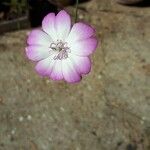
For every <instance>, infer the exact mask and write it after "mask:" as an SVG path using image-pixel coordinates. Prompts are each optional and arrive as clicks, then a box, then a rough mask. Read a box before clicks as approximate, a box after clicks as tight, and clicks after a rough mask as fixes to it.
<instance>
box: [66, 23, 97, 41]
mask: <svg viewBox="0 0 150 150" xmlns="http://www.w3.org/2000/svg"><path fill="white" fill-rule="evenodd" d="M94 34H95V30H94V29H93V28H92V27H91V26H89V25H87V24H84V23H81V22H79V23H76V24H74V25H73V27H72V29H71V32H70V34H69V36H68V38H67V40H66V42H67V43H72V42H75V41H77V40H82V39H87V38H89V37H91V36H93V35H94Z"/></svg>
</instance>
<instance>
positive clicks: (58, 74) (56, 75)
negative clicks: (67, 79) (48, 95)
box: [50, 60, 63, 80]
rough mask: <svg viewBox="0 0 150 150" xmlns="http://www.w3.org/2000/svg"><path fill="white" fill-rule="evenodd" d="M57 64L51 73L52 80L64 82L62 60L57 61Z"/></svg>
mask: <svg viewBox="0 0 150 150" xmlns="http://www.w3.org/2000/svg"><path fill="white" fill-rule="evenodd" d="M55 61H56V62H55V64H54V66H53V70H52V72H51V75H50V78H51V79H53V80H62V79H63V74H62V61H61V60H55Z"/></svg>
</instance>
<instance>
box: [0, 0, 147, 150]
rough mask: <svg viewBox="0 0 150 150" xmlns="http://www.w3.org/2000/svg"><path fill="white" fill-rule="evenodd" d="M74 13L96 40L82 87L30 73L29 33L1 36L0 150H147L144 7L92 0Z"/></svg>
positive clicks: (31, 70)
mask: <svg viewBox="0 0 150 150" xmlns="http://www.w3.org/2000/svg"><path fill="white" fill-rule="evenodd" d="M66 9H67V10H68V11H70V13H71V12H72V10H73V8H66ZM79 14H80V15H79V18H80V19H81V20H84V21H86V22H89V23H90V24H91V25H92V26H94V27H95V28H96V31H97V37H98V39H99V46H98V48H97V50H96V52H95V53H94V55H92V56H91V59H92V63H93V64H92V70H91V72H90V74H89V75H87V76H85V77H83V80H82V81H81V82H80V83H79V84H75V85H72V84H67V83H65V82H55V81H52V80H49V79H48V78H41V77H39V76H38V75H37V74H36V73H35V71H34V69H33V68H34V64H33V63H32V62H30V61H28V59H27V58H26V57H25V52H24V48H25V45H26V42H25V41H26V37H27V33H28V32H29V30H23V31H17V32H12V33H6V34H3V35H1V36H0V150H149V149H150V142H149V141H150V78H149V76H150V53H149V50H150V28H149V27H150V22H149V18H150V11H149V8H135V7H132V8H131V7H127V6H121V5H119V4H116V3H115V2H114V1H113V0H112V1H111V0H93V1H91V2H89V3H86V4H81V5H80V11H79Z"/></svg>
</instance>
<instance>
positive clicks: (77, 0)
mask: <svg viewBox="0 0 150 150" xmlns="http://www.w3.org/2000/svg"><path fill="white" fill-rule="evenodd" d="M78 4H79V0H76V10H75V23H76V22H77V19H78Z"/></svg>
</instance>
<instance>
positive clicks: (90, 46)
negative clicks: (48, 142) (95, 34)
mask: <svg viewBox="0 0 150 150" xmlns="http://www.w3.org/2000/svg"><path fill="white" fill-rule="evenodd" d="M97 43H98V42H97V39H96V38H89V39H85V40H81V41H76V42H74V43H72V44H70V45H69V47H70V49H71V53H73V54H76V55H78V56H88V55H90V54H92V53H93V52H94V51H95V50H96V47H97Z"/></svg>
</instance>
